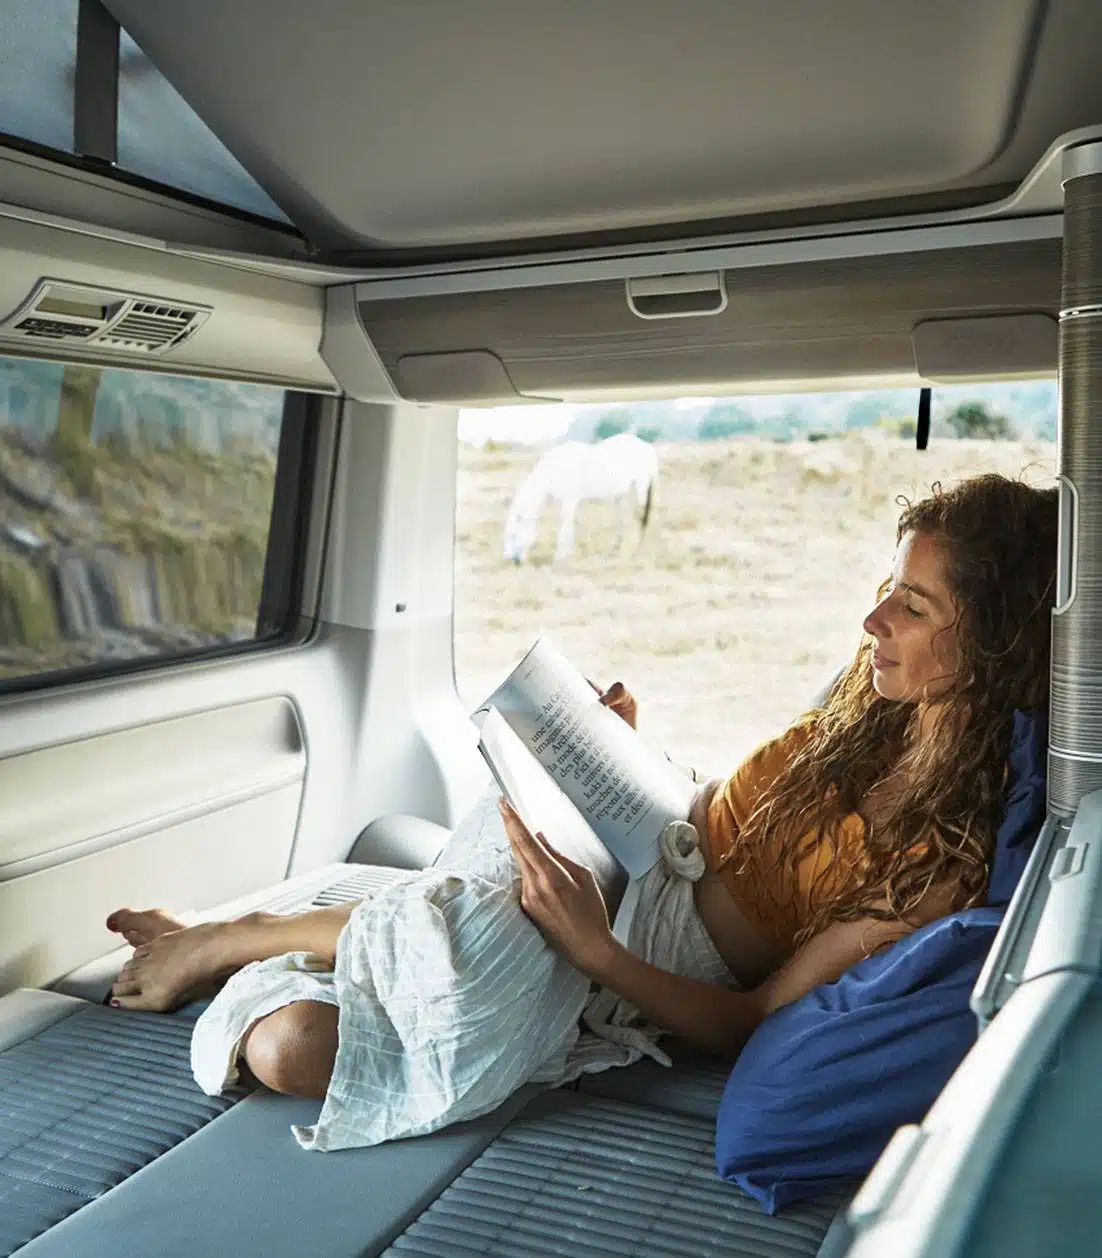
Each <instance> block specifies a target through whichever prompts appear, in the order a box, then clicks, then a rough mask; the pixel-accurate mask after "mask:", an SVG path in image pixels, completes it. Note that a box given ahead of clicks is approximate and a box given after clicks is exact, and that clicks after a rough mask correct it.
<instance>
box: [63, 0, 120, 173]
mask: <svg viewBox="0 0 1102 1258" xmlns="http://www.w3.org/2000/svg"><path fill="white" fill-rule="evenodd" d="M73 152H74V153H76V154H77V155H79V156H80V157H83V158H86V159H88V160H90V161H94V162H101V163H103V164H104V165H107V166H114V164H115V162H116V161H117V160H118V152H119V24H118V22H116V21H115V19H114V18H113V17H112V16H111V14H110V13H108V11H107V10H106V9H105V8H104V7H103V5H102V4H101V3H100V0H80V7H79V9H78V10H77V61H76V74H75V77H74V83H73Z"/></svg>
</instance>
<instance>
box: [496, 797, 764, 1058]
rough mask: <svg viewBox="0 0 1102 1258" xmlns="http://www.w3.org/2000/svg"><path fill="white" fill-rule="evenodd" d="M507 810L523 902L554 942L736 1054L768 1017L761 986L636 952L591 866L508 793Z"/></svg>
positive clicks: (593, 974) (582, 966)
mask: <svg viewBox="0 0 1102 1258" xmlns="http://www.w3.org/2000/svg"><path fill="white" fill-rule="evenodd" d="M501 813H502V817H503V819H504V822H505V830H506V833H507V834H508V836H509V841H510V843H511V844H512V848H513V853H514V855H515V856H516V859H517V865H518V867H519V868H520V872H521V900H520V902H521V907H522V908H523V909H524V911H525V912H526V913H527V914H528V916H529V917H531V918H532V920H533V921H534V922H535V924H536V925H537V926H538V927H539V929H540V931H541V932H542V933H543V935H544V937H545V938H546V939H547V940H548V942H549V943H550V944H551V946H552V947H554V948H556V949H557V950H558V951H559V952H561V953H562V954H563V955H564V956H565V957H566V958H567V959H568V960H569V961H570V962H571V964H573V965H574V966H575V967H576V968H577V969H579V970H581V971H582V973H583V974H585V975H587V976H588V977H589V978H591V979H593V980H594V981H595V982H597V983H600V984H601V985H602V986H603V987H607V988H608V989H609V990H610V991H614V992H615V993H616V994H617V995H618V996H622V997H623V998H624V999H625V1000H629V1001H630V1002H631V1003H632V1004H633V1005H635V1006H636V1008H637V1009H639V1011H640V1012H641V1013H642V1014H643V1015H644V1016H645V1017H647V1018H649V1019H650V1020H651V1021H652V1022H656V1023H657V1024H658V1025H659V1026H662V1027H664V1028H665V1029H667V1030H669V1031H672V1032H674V1033H675V1034H677V1035H679V1036H681V1037H682V1038H684V1039H686V1040H688V1041H689V1042H690V1043H692V1044H695V1045H696V1046H697V1047H699V1048H702V1049H705V1050H706V1051H708V1052H713V1053H719V1054H726V1055H729V1056H732V1057H733V1056H735V1055H736V1054H737V1053H738V1050H739V1049H740V1048H741V1047H742V1045H743V1044H744V1043H745V1041H746V1039H747V1038H748V1037H749V1035H750V1034H751V1033H752V1032H753V1030H754V1028H755V1027H756V1026H757V1025H758V1023H759V1022H760V1021H761V1020H762V1018H763V1017H764V1016H765V1011H764V1006H763V1004H762V997H761V996H760V995H759V993H758V992H732V991H728V990H727V989H726V988H724V987H719V986H718V985H716V984H713V983H702V982H699V981H698V980H696V979H690V978H684V977H682V976H680V975H677V974H670V973H668V972H667V971H665V970H661V969H659V968H658V967H657V966H655V965H651V964H650V963H649V962H647V961H643V960H642V959H641V958H640V957H637V956H635V955H634V954H633V953H631V952H629V951H628V950H627V949H626V948H625V947H624V946H623V945H622V944H621V943H620V942H619V941H618V940H617V939H616V938H615V936H614V935H613V934H612V930H611V929H610V927H609V924H608V914H607V912H606V911H605V905H604V900H603V899H602V898H601V893H600V890H599V889H598V887H597V884H596V883H595V882H594V880H593V874H592V873H591V872H590V870H589V869H587V868H586V867H585V866H584V865H579V864H577V863H576V862H574V861H572V860H570V859H569V858H567V857H565V856H563V855H562V854H561V853H559V852H554V851H553V850H552V849H551V848H550V847H549V845H548V844H547V841H546V839H544V838H543V836H542V835H539V836H533V835H532V834H530V833H529V831H528V829H527V828H526V827H525V825H524V823H523V822H522V821H521V819H520V818H519V817H518V816H517V814H516V813H515V812H514V811H513V809H512V808H511V807H510V806H509V804H508V803H507V802H506V801H504V800H502V803H501Z"/></svg>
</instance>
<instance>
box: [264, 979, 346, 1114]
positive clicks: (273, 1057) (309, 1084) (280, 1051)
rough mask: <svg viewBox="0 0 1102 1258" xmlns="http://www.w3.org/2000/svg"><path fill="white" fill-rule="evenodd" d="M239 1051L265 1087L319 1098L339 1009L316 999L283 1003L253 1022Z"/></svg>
mask: <svg viewBox="0 0 1102 1258" xmlns="http://www.w3.org/2000/svg"><path fill="white" fill-rule="evenodd" d="M242 1047H243V1052H244V1057H245V1061H246V1062H247V1063H248V1067H249V1069H250V1070H251V1071H252V1073H253V1074H254V1075H255V1076H256V1078H257V1080H258V1081H259V1082H260V1083H262V1084H264V1086H265V1087H267V1088H271V1090H272V1091H273V1092H282V1093H284V1094H286V1095H287V1096H298V1097H304V1098H307V1099H310V1100H321V1099H322V1098H323V1097H324V1096H325V1091H326V1089H327V1088H328V1086H329V1080H330V1078H331V1077H332V1074H333V1063H334V1061H336V1057H337V1008H336V1006H335V1005H327V1004H323V1003H321V1002H320V1001H316V1000H298V1001H295V1002H294V1003H293V1004H290V1005H284V1006H283V1008H282V1009H277V1010H276V1011H275V1012H274V1013H270V1014H268V1016H267V1017H265V1018H260V1019H259V1020H258V1021H257V1022H255V1023H253V1026H252V1028H251V1029H250V1031H249V1032H248V1034H247V1035H246V1037H245V1040H244V1044H243V1046H242Z"/></svg>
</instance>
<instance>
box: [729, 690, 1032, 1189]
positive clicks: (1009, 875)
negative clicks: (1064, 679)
mask: <svg viewBox="0 0 1102 1258" xmlns="http://www.w3.org/2000/svg"><path fill="white" fill-rule="evenodd" d="M1047 739H1048V731H1047V728H1046V722H1045V720H1044V718H1043V716H1040V715H1038V714H1032V715H1027V714H1025V713H1021V712H1019V713H1015V718H1014V735H1013V739H1012V742H1011V750H1010V771H1009V775H1008V786H1007V794H1006V804H1005V808H1004V812H1003V819H1002V823H1001V825H1000V827H999V831H998V834H997V836H996V841H995V852H994V856H993V860H992V872H991V879H990V883H989V888H988V897H987V898H988V904H987V906H986V907H984V908H975V909H969V910H966V911H965V912H963V913H954V914H953V915H952V916H950V917H945V918H942V919H941V920H940V921H936V922H932V923H931V924H930V925H929V926H925V927H923V928H922V929H921V930H917V931H915V932H914V934H912V935H908V936H907V937H906V938H905V939H901V940H900V941H899V942H898V943H897V944H894V945H893V946H892V947H891V948H889V949H887V950H886V951H884V952H881V953H877V954H876V955H875V956H872V957H869V958H868V959H867V960H865V961H861V962H859V963H858V964H857V965H855V966H852V967H851V968H850V969H849V970H847V971H846V973H845V974H843V975H842V977H841V978H840V979H839V980H838V981H837V982H835V983H826V984H824V985H823V986H821V987H817V988H815V989H814V990H813V991H811V992H809V993H808V994H807V995H806V996H804V997H803V998H802V999H800V1000H797V1001H794V1002H793V1003H792V1004H791V1005H786V1006H785V1007H784V1008H783V1009H779V1010H778V1011H777V1012H776V1013H774V1014H773V1015H772V1016H770V1017H769V1018H767V1019H766V1020H765V1021H764V1022H763V1023H762V1024H761V1026H760V1027H758V1029H757V1030H756V1031H755V1032H754V1034H753V1035H752V1036H751V1037H750V1039H749V1041H748V1042H747V1044H746V1047H745V1048H744V1049H743V1050H742V1053H741V1054H740V1055H739V1058H738V1060H737V1061H736V1062H735V1065H734V1068H733V1069H732V1071H731V1074H730V1077H729V1078H728V1080H727V1086H726V1088H725V1090H724V1093H723V1099H722V1101H721V1102H720V1107H719V1114H718V1117H717V1120H716V1165H717V1167H718V1169H719V1173H720V1175H722V1176H723V1178H724V1179H728V1180H731V1181H732V1182H734V1183H736V1184H738V1186H739V1187H740V1188H742V1189H743V1191H744V1192H747V1193H749V1194H750V1195H751V1196H752V1197H755V1198H756V1199H757V1200H758V1201H760V1202H761V1204H762V1205H763V1206H764V1207H765V1209H766V1211H768V1213H770V1214H774V1213H776V1211H777V1210H779V1209H782V1208H783V1207H784V1206H787V1205H791V1204H793V1203H795V1202H797V1201H804V1200H807V1199H809V1198H813V1197H817V1196H821V1195H822V1194H823V1193H825V1192H829V1191H830V1190H832V1189H835V1188H839V1187H842V1186H845V1185H849V1184H851V1183H852V1182H853V1181H855V1180H857V1179H860V1178H862V1177H863V1176H864V1175H866V1174H867V1173H868V1171H869V1170H870V1169H871V1168H872V1165H873V1163H874V1162H875V1161H876V1159H877V1158H878V1157H879V1156H880V1153H881V1152H882V1151H883V1148H884V1146H885V1145H886V1144H887V1142H888V1140H889V1139H890V1138H891V1135H892V1133H893V1132H894V1131H895V1130H896V1128H897V1127H900V1126H902V1125H903V1124H905V1123H914V1122H921V1120H922V1118H923V1116H924V1115H925V1113H926V1111H927V1110H928V1109H929V1107H930V1105H931V1104H932V1103H933V1101H934V1099H935V1098H936V1097H937V1095H938V1093H939V1092H940V1091H941V1089H942V1088H943V1087H944V1086H945V1084H946V1083H947V1082H948V1080H949V1077H950V1075H952V1073H953V1071H954V1070H955V1069H956V1068H957V1066H958V1065H959V1064H960V1062H961V1061H962V1059H963V1058H964V1056H965V1054H966V1053H967V1052H968V1050H969V1048H971V1046H972V1045H973V1044H974V1043H975V1039H976V1020H975V1017H974V1016H973V1014H972V1013H971V1011H970V1009H969V1007H968V1000H969V996H970V995H971V991H972V988H973V987H974V986H975V983H976V979H977V978H978V977H979V972H980V969H981V968H982V966H983V962H984V959H985V957H986V956H987V952H988V949H989V948H990V946H991V943H992V941H993V940H994V938H995V934H996V932H997V931H998V928H999V924H1000V922H1001V921H1002V916H1003V912H1004V911H1005V907H1006V904H1007V902H1008V901H1009V899H1010V896H1011V895H1012V894H1013V890H1014V887H1015V886H1016V885H1017V882H1018V879H1019V878H1020V877H1021V872H1022V869H1023V868H1024V866H1025V861H1026V860H1027V859H1028V856H1029V852H1030V850H1031V848H1032V846H1033V842H1034V840H1035V839H1036V837H1037V832H1038V830H1039V829H1040V826H1041V822H1042V821H1043V819H1044V813H1045V752H1046V747H1047Z"/></svg>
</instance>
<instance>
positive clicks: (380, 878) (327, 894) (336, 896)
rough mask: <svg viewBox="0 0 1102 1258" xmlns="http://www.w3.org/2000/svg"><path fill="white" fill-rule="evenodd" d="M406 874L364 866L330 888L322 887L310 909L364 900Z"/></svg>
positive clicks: (373, 866)
mask: <svg viewBox="0 0 1102 1258" xmlns="http://www.w3.org/2000/svg"><path fill="white" fill-rule="evenodd" d="M406 872H408V871H406V870H403V869H389V868H386V867H383V866H377V865H366V866H365V867H364V868H363V869H358V870H356V871H355V872H354V873H350V874H346V875H345V876H344V877H343V878H341V879H340V880H339V881H338V882H335V883H334V884H333V885H332V886H331V887H324V888H323V889H322V890H321V891H319V892H318V893H317V895H316V896H314V898H313V900H311V901H310V907H311V908H315V909H323V908H327V907H328V906H330V905H333V904H347V903H348V901H349V900H365V899H367V897H368V896H369V895H371V893H372V892H373V891H378V890H379V889H380V888H381V887H385V886H387V885H389V884H390V883H392V882H393V881H394V880H395V879H396V878H400V877H402V875H403V874H405V873H406Z"/></svg>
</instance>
